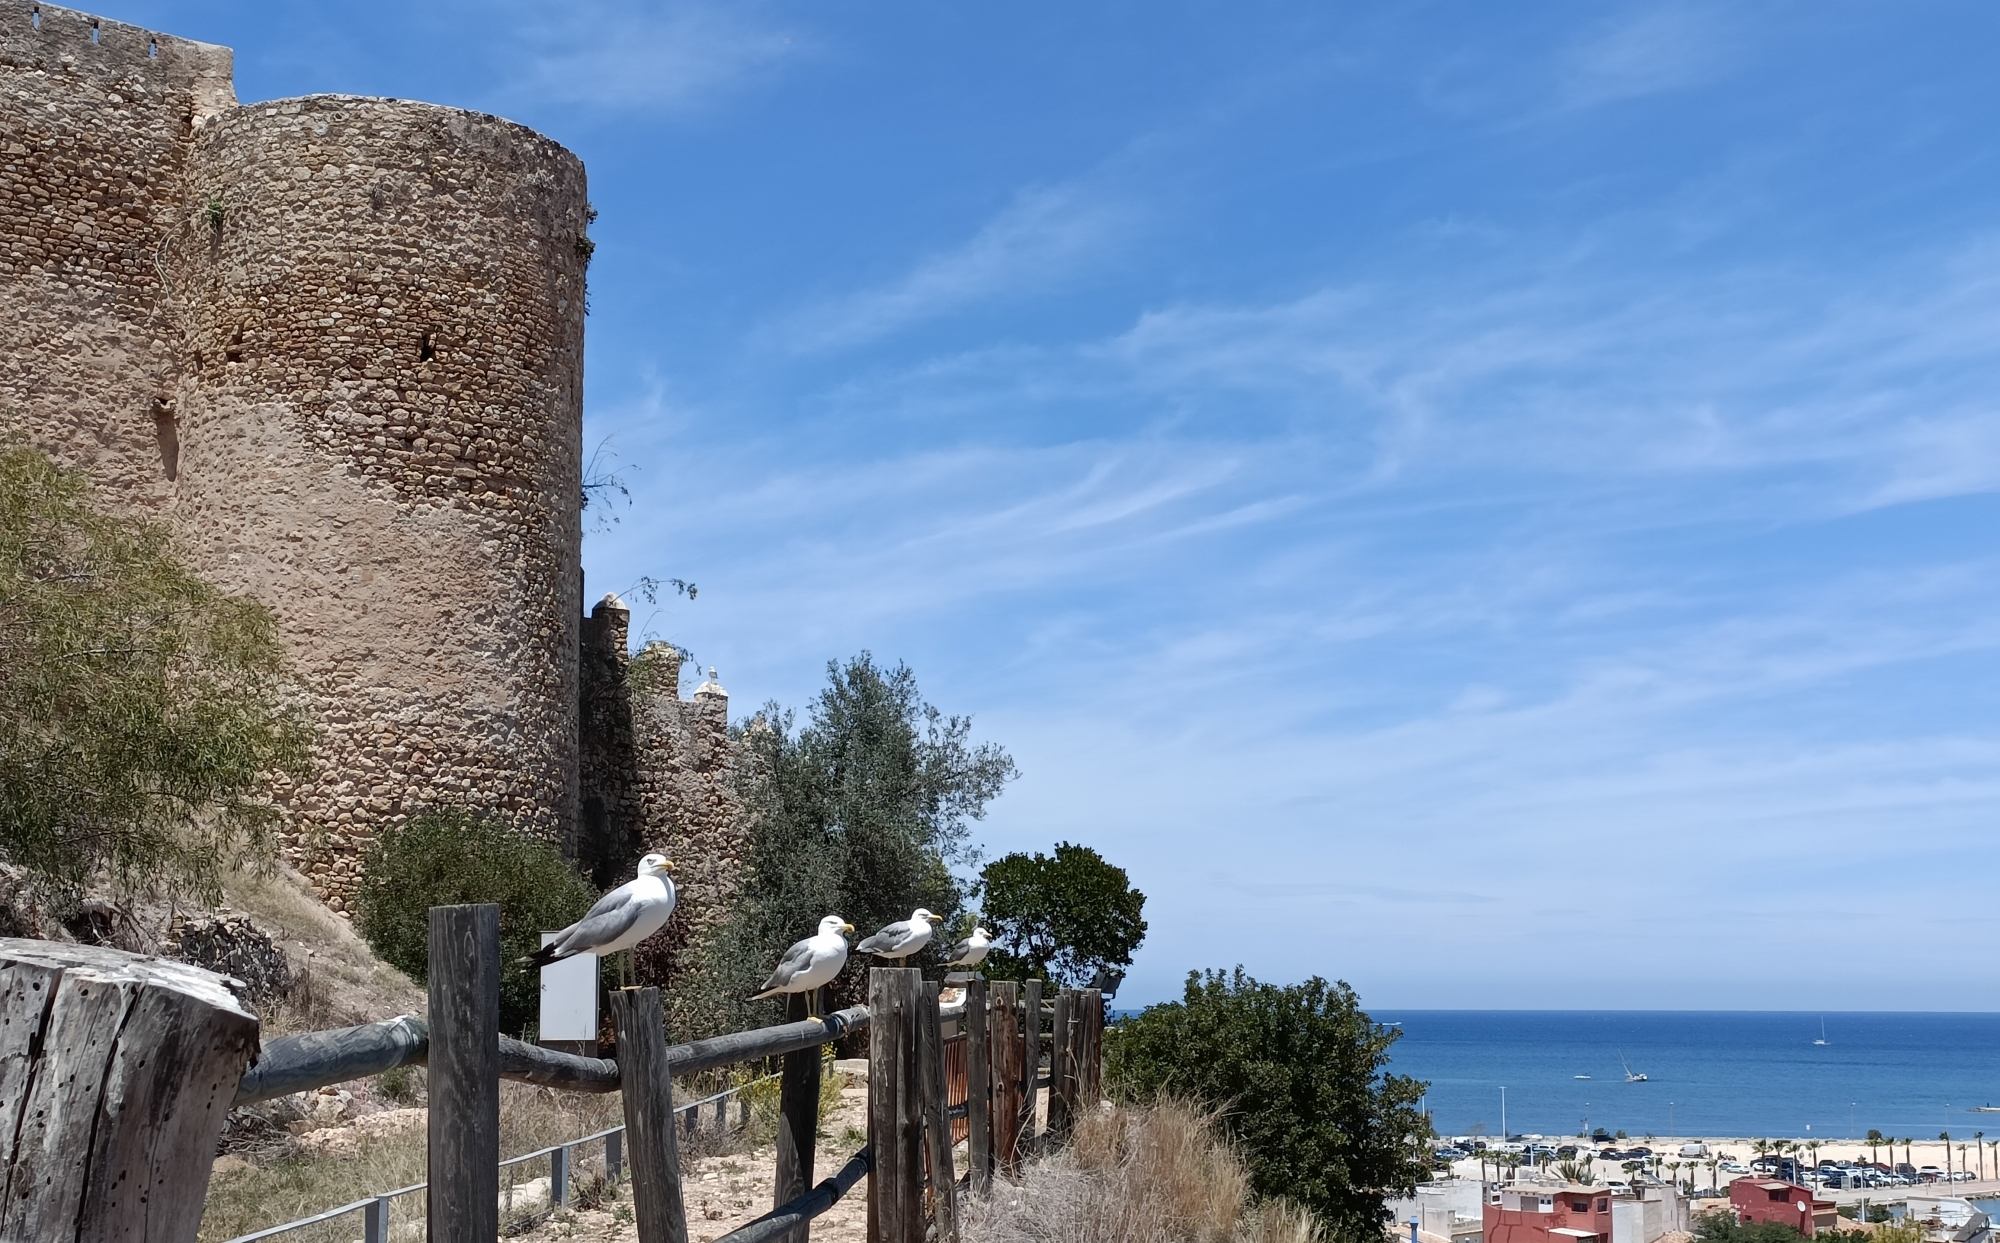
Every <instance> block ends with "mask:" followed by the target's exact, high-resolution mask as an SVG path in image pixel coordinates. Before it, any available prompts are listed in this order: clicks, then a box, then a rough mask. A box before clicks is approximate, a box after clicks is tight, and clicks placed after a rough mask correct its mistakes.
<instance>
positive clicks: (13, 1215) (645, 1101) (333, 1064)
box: [0, 905, 1104, 1243]
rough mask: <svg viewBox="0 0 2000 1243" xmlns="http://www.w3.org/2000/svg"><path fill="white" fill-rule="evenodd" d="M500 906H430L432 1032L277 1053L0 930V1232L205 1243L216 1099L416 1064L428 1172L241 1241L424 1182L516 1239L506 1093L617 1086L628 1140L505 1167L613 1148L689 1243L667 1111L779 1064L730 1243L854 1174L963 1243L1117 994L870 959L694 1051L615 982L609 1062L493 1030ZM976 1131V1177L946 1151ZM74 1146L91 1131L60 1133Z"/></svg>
mask: <svg viewBox="0 0 2000 1243" xmlns="http://www.w3.org/2000/svg"><path fill="white" fill-rule="evenodd" d="M498 915H499V911H498V908H497V907H494V906H491V905H484V906H457V907H437V908H433V910H432V911H431V945H430V949H431V959H430V961H431V963H432V964H433V970H432V972H431V974H430V980H429V984H428V991H429V1000H430V1007H429V1017H428V1019H423V1018H418V1017H416V1016H413V1015H404V1016H401V1017H399V1018H395V1019H390V1020H388V1021H386V1022H381V1023H369V1024H364V1025H362V1026H359V1027H349V1028H341V1029H338V1030H333V1031H322V1032H309V1033H305V1034H302V1035H297V1036H287V1037H281V1038H279V1039H275V1040H272V1041H271V1042H269V1043H268V1044H265V1045H262V1046H261V1048H260V1047H259V1046H258V1045H257V1043H256V1019H255V1016H253V1015H250V1014H248V1013H247V1012H245V1011H243V1010H242V1009H241V1008H240V1006H239V1005H238V1004H237V1003H236V1002H235V1001H234V999H233V998H232V997H231V996H230V995H229V993H228V990H227V989H226V988H224V987H223V986H222V981H221V978H220V977H217V976H215V975H213V974H212V973H209V972H204V971H201V970H199V969H198V968H193V967H187V966H185V965H183V964H174V963H162V962H160V961H159V960H157V959H150V958H146V957H144V956H140V955H129V954H120V953H118V952H116V951H110V950H102V949H94V948H90V947H79V946H69V945H60V946H52V945H49V944H47V943H43V942H30V941H7V940H0V1141H4V1145H0V1188H4V1191H0V1237H6V1238H13V1237H22V1238H29V1237H54V1236H56V1235H60V1236H62V1237H65V1238H74V1239H77V1240H79V1243H94V1241H95V1240H99V1239H109V1238H112V1237H121V1238H122V1237H125V1236H126V1235H127V1234H128V1233H130V1230H131V1225H130V1223H131V1222H132V1221H134V1220H137V1219H135V1218H133V1217H132V1213H133V1212H134V1211H137V1212H140V1213H141V1214H142V1215H143V1216H144V1217H145V1219H146V1220H145V1225H144V1227H143V1228H142V1229H141V1231H140V1235H136V1236H133V1237H141V1236H143V1237H144V1238H147V1239H150V1240H157V1241H158V1243H192V1241H193V1239H194V1238H195V1232H196V1228H197V1226H198V1224H199V1221H200V1213H201V1204H202V1200H203V1198H204V1196H205V1193H206V1190H207V1172H208V1167H209V1164H210V1162H211V1161H212V1156H213V1153H214V1151H215V1144H216V1140H217V1137H218V1136H219V1134H220V1131H221V1126H222V1119H223V1114H224V1113H225V1112H226V1107H224V1106H222V1104H221V1102H222V1101H227V1100H230V1099H231V1097H232V1096H233V1103H234V1104H237V1105H242V1104H251V1103H255V1102H258V1101H265V1100H270V1099H273V1098H275V1097H279V1096H284V1095H288V1094H291V1093H295V1092H303V1091H309V1090H312V1089H314V1088H318V1087H324V1086H327V1085H330V1084H334V1083H340V1082H344V1081H347V1080H352V1079H356V1078H361V1077H365V1076H368V1075H373V1074H380V1073H382V1072H384V1071H387V1070H392V1069H394V1068H396V1067H398V1066H410V1065H425V1066H428V1067H429V1069H430V1083H429V1089H430V1109H429V1136H428V1143H429V1159H430V1177H429V1179H428V1180H427V1182H426V1183H424V1184H419V1185H418V1186H415V1187H408V1188H403V1189H401V1190H400V1191H396V1192H385V1193H382V1194H380V1195H376V1196H371V1197H368V1198H367V1199H365V1200H358V1201H356V1202H354V1203H353V1204H349V1205H343V1206H341V1207H340V1208H337V1209H330V1210H327V1211H326V1212H323V1213H319V1214H315V1215H314V1216H312V1217H310V1218H305V1219H302V1220H300V1221H298V1222H291V1223H287V1224H286V1225H284V1226H277V1227H271V1228H269V1229H268V1230H260V1231H258V1232H256V1233H255V1234H253V1235H248V1236H244V1239H245V1240H246V1241H247V1240H249V1239H257V1238H269V1237H272V1236H274V1235H278V1234H282V1233H283V1232H285V1231H286V1230H289V1229H294V1228H297V1227H299V1226H304V1225H308V1224H311V1223H314V1222H320V1221H325V1220H330V1219H332V1218H334V1217H338V1216H341V1215H342V1214H345V1213H351V1212H360V1213H361V1214H362V1216H363V1219H364V1220H363V1232H362V1233H363V1237H364V1238H365V1239H367V1240H370V1241H371V1243H373V1241H375V1240H381V1239H385V1238H386V1237H387V1232H388V1212H389V1201H390V1200H391V1198H393V1197H394V1196H397V1195H404V1194H414V1193H416V1192H419V1191H421V1192H422V1193H423V1194H424V1196H425V1202H426V1215H427V1217H428V1223H427V1230H428V1237H429V1238H431V1239H434V1240H441V1241H442V1240H478V1241H479V1243H486V1241H487V1240H491V1239H492V1238H494V1237H495V1235H496V1234H497V1232H498V1228H499V1225H500V1223H499V1220H498V1215H499V1196H498V1190H499V1169H500V1167H501V1165H502V1164H504V1163H502V1162H501V1161H500V1160H499V1084H500V1081H501V1080H502V1079H514V1080H520V1081H524V1082H529V1083H537V1084H543V1085H547V1086H551V1087H556V1088H561V1089H565V1090H569V1091H577V1092H611V1091H617V1092H620V1093H621V1099H622V1102H623V1105H624V1111H625V1125H624V1126H623V1127H619V1128H613V1130H612V1131H609V1132H602V1133H600V1134H599V1135H596V1136H590V1137H586V1140H578V1141H572V1142H571V1143H569V1144H562V1145H556V1146H555V1147H553V1148H550V1149H546V1150H543V1151H540V1152H536V1153H530V1154H527V1155H526V1156H524V1157H519V1158H515V1159H514V1162H515V1163H518V1162H519V1161H523V1160H529V1159H534V1158H539V1157H543V1156H546V1157H548V1158H549V1160H550V1164H551V1171H550V1172H551V1187H550V1203H551V1205H552V1206H553V1205H559V1204H561V1203H564V1202H566V1201H567V1192H568V1190H569V1188H568V1186H567V1183H568V1175H569V1173H570V1157H571V1151H572V1149H574V1148H575V1147H576V1146H577V1145H578V1144H581V1143H583V1142H587V1141H589V1140H597V1139H602V1140H604V1141H605V1143H606V1148H607V1151H606V1153H605V1158H606V1168H607V1173H608V1174H610V1175H611V1177H612V1178H613V1179H614V1180H615V1179H616V1178H617V1169H618V1167H620V1166H624V1167H626V1168H628V1169H629V1171H630V1177H631V1180H632V1187H633V1202H634V1206H635V1209H636V1218H637V1226H638V1238H639V1243H685V1240H686V1239H687V1222H686V1211H685V1207H684V1206H683V1204H682V1200H681V1178H680V1168H679V1151H678V1147H677V1139H676V1135H675V1126H674V1119H675V1115H676V1113H684V1112H686V1111H688V1110H689V1109H690V1108H691V1107H690V1106H689V1105H685V1104H684V1105H681V1106H676V1105H675V1104H674V1099H673V1084H672V1078H673V1076H675V1075H682V1074H687V1073H690V1072H693V1071H699V1070H707V1069H713V1068H717V1067H722V1066H728V1065H732V1064H735V1063H739V1062H745V1061H751V1060H756V1059H762V1058H783V1059H784V1061H783V1068H782V1070H781V1072H780V1075H779V1078H780V1114H781V1126H780V1143H779V1159H778V1174H777V1178H776V1181H775V1185H774V1187H773V1203H774V1204H775V1205H776V1207H775V1208H773V1210H772V1211H771V1212H770V1213H767V1214H765V1215H764V1216H763V1217H760V1218H758V1219H757V1220H755V1221H753V1222H750V1223H749V1224H747V1225H745V1226H743V1227H741V1228H739V1229H737V1230H735V1231H733V1232H731V1233H729V1234H727V1235H725V1236H723V1238H722V1239H721V1240H718V1241H717V1243H809V1231H810V1223H811V1221H812V1220H813V1219H814V1218H815V1217H818V1216H819V1215H821V1214H823V1213H824V1212H826V1211H827V1209H829V1208H830V1207H832V1205H833V1204H834V1203H836V1202H837V1201H838V1200H839V1199H840V1198H841V1197H842V1196H843V1195H845V1194H846V1193H847V1192H848V1191H849V1190H851V1189H852V1188H853V1187H854V1186H855V1184H856V1183H858V1182H859V1181H860V1180H861V1179H862V1177H864V1176H866V1177H867V1178H868V1238H869V1240H870V1243H926V1241H927V1240H933V1239H934V1240H938V1241H939V1243H943V1241H945V1240H955V1239H956V1238H957V1233H958V1232H957V1217H958V1214H957V1198H958V1195H959V1193H960V1189H961V1186H962V1187H963V1188H964V1190H965V1191H966V1192H968V1193H970V1194H983V1193H984V1192H985V1191H986V1189H987V1188H988V1186H989V1185H990V1183H991V1181H992V1180H993V1179H994V1178H995V1177H998V1176H1003V1175H1008V1174H1011V1173H1014V1172H1016V1171H1017V1170H1018V1168H1019V1166H1020V1164H1021V1163H1022V1162H1023V1161H1025V1160H1028V1159H1030V1158H1031V1157H1032V1156H1033V1155H1035V1154H1036V1153H1038V1152H1040V1151H1043V1150H1044V1149H1045V1148H1046V1147H1047V1146H1048V1145H1051V1144H1059V1143H1061V1142H1063V1141H1064V1140H1065V1139H1066V1137H1067V1136H1068V1134H1069V1133H1070V1131H1071V1130H1072V1129H1073V1127H1074V1125H1075V1124H1076V1122H1077V1120H1078V1119H1079V1118H1080V1117H1081V1116H1082V1115H1083V1113H1084V1112H1085V1111H1087V1110H1090V1109H1093V1108H1094V1107H1095V1105H1096V1102H1097V1100H1098V1094H1099V1090H1100V1086H1101V1080H1102V1070H1101V1056H1102V1042H1103V1019H1104V1011H1103V1002H1102V1000H1101V999H1100V997H1099V995H1098V994H1097V992H1096V991H1095V990H1087V989H1067V988H1065V989H1061V990H1059V991H1057V992H1056V994H1055V997H1054V999H1053V1000H1054V1003H1055V1004H1054V1006H1053V1007H1052V1008H1051V1007H1048V1006H1045V1005H1044V1004H1043V984H1042V981H1039V980H1030V981H1026V982H1025V984H1024V985H1022V986H1018V987H1017V986H1016V985H1014V984H1012V983H1007V982H1002V983H998V984H994V985H990V986H989V985H988V984H987V983H986V981H984V980H981V979H973V980H970V981H964V983H965V984H966V985H967V986H966V987H965V988H963V989H962V990H957V994H958V995H959V996H960V1000H958V1001H955V1002H944V1003H942V1004H941V998H940V994H939V991H938V986H937V985H935V984H927V983H926V982H925V981H924V979H923V976H922V973H921V972H920V971H918V970H915V969H911V968H901V967H887V968H875V969H873V970H871V971H870V972H869V980H868V990H869V991H868V997H869V1004H868V1005H866V1006H855V1007H850V1008H848V1009H845V1010H841V1011H838V1012H836V1013H833V1014H829V1015H826V1016H824V1017H822V1018H808V1017H805V1013H804V1003H803V999H798V1000H797V1001H796V1002H795V1003H794V1008H793V1009H792V1011H791V1013H789V1014H788V1015H787V1018H788V1020H790V1021H788V1022H785V1023H781V1024H778V1025H776V1026H773V1027H766V1028H759V1029H756V1030H753V1031H744V1032H732V1033H729V1034H728V1035H724V1036H718V1037H715V1038H713V1039H710V1040H700V1041H693V1042H690V1043H686V1044H678V1045H669V1044H667V1042H666V1033H665V1027H664V1023H663V1020H662V1018H661V1005H660V997H659V993H658V990H655V989H633V990H621V991H619V992H618V993H615V994H614V995H613V1000H612V1011H613V1018H614V1022H615V1025H616V1027H617V1029H618V1034H619V1042H618V1056H617V1057H616V1058H589V1057H579V1056H576V1055H573V1054H567V1053H561V1052H557V1051H555V1050H551V1049H544V1048H540V1047H538V1046H535V1045H529V1044H524V1043H522V1042H520V1041H516V1040H509V1039H506V1038H504V1037H502V1036H500V1034H499V1030H498V1029H499V965H500V948H499V922H498ZM1050 1020H1053V1021H1052V1022H1051V1021H1050ZM947 1021H949V1022H950V1023H952V1024H953V1025H954V1026H955V1027H956V1029H957V1030H956V1031H955V1032H952V1031H949V1030H948V1029H947V1027H946V1023H947ZM92 1024H96V1026H95V1027H93V1026H92ZM99 1028H101V1029H102V1033H101V1034H100V1035H92V1033H93V1032H96V1031H98V1029H99ZM864 1029H866V1030H868V1031H869V1055H868V1056H869V1071H868V1145H867V1147H865V1148H864V1149H862V1151H861V1152H859V1153H856V1154H854V1155H853V1156H852V1157H850V1158H848V1159H847V1160H846V1161H845V1162H844V1163H843V1164H842V1166H841V1168H840V1169H839V1171H838V1172H836V1173H835V1174H834V1175H833V1176H832V1177H831V1178H827V1179H825V1180H823V1181H821V1182H819V1183H818V1184H816V1185H815V1184H813V1181H812V1180H813V1174H814V1165H815V1153H814V1147H815V1144H816V1138H815V1137H816V1134H817V1130H818V1125H817V1124H818V1105H819V1082H818V1081H819V1068H820V1052H819V1050H820V1049H821V1048H822V1047H823V1046H825V1045H826V1044H828V1043H829V1042H832V1041H835V1040H838V1039H840V1038H841V1037H843V1036H845V1035H848V1034H850V1033H853V1032H857V1031H861V1030H864ZM1045 1050H1046V1053H1047V1062H1048V1065H1047V1069H1046V1071H1044V1069H1043V1067H1042V1061H1043V1053H1044V1051H1045ZM246 1062H248V1063H250V1065H249V1066H248V1067H247V1068H246V1067H245V1063H246ZM190 1067H192V1068H195V1071H196V1073H193V1074H192V1075H191V1076H190V1075H188V1074H187V1073H186V1072H187V1071H188V1070H189V1068H190ZM107 1068H108V1069H107ZM169 1072H175V1073H169ZM176 1074H178V1075H179V1076H180V1077H178V1078H177V1077H175V1076H176ZM216 1075H222V1076H224V1077H222V1078H220V1079H215V1076H216ZM211 1079H215V1081H214V1082H210V1080H211ZM232 1081H233V1084H234V1090H233V1092H232V1091H231V1084H232ZM66 1084H69V1085H74V1084H85V1085H90V1086H93V1089H94V1094H93V1095H91V1096H90V1098H89V1099H84V1098H83V1097H82V1096H80V1095H78V1094H76V1093H73V1092H70V1093H68V1094H65V1093H66V1092H67V1089H66V1088H65V1087H64V1085H66ZM1044 1087H1046V1088H1047V1089H1048V1091H1047V1094H1046V1107H1045V1108H1044V1107H1043V1106H1042V1099H1043V1094H1042V1091H1041V1089H1043V1088H1044ZM98 1089H101V1090H98ZM724 1095H727V1094H724ZM709 1100H715V1101H717V1102H718V1104H717V1109H718V1111H719V1110H721V1109H722V1108H723V1105H722V1104H721V1103H720V1098H719V1097H711V1098H708V1100H704V1101H701V1102H695V1103H694V1106H693V1107H695V1108H698V1107H699V1106H700V1105H704V1104H707V1103H708V1101H709ZM175 1102H180V1103H178V1104H176V1103H175ZM1043 1114H1046V1123H1042V1122H1041V1119H1042V1115H1043ZM719 1116H720V1114H719V1113H718V1117H719ZM29 1118H32V1119H33V1125H32V1126H31V1125H29V1124H28V1122H27V1121H26V1119H29ZM960 1128H962V1130H963V1134H964V1137H965V1141H966V1147H965V1149H964V1150H963V1153H964V1157H963V1159H964V1160H965V1162H966V1164H965V1167H964V1170H965V1179H964V1182H963V1183H961V1181H960V1179H959V1178H958V1177H957V1161H958V1160H959V1158H958V1157H957V1156H955V1154H954V1147H955V1143H954V1141H955V1140H956V1139H957V1138H958V1137H957V1136H956V1135H954V1131H955V1130H958V1129H960ZM71 1135H76V1136H90V1135H95V1136H97V1137H98V1138H97V1139H96V1140H94V1141H92V1140H88V1139H83V1140H79V1141H76V1142H72V1141H70V1140H68V1139H65V1138H63V1137H67V1136H71ZM107 1145H110V1148H109V1149H107V1150H106V1151H104V1152H100V1151H98V1150H99V1149H103V1148H106V1146H107ZM113 1163H115V1164H116V1166H117V1168H118V1169H119V1170H120V1173H121V1178H123V1177H134V1176H136V1177H139V1178H141V1179H142V1180H143V1181H142V1182H141V1183H140V1184H139V1185H144V1186H147V1187H150V1188H152V1189H153V1191H152V1192H151V1194H150V1203H149V1204H139V1205H136V1207H135V1205H131V1204H127V1203H126V1202H125V1200H124V1199H122V1198H121V1192H120V1191H119V1190H118V1188H117V1187H116V1186H113V1185H110V1184H106V1185H105V1186H98V1185H96V1184H95V1182H93V1174H94V1172H97V1171H105V1170H109V1169H110V1168H112V1165H113ZM183 1167H185V1168H183ZM510 1185H511V1184H510Z"/></svg>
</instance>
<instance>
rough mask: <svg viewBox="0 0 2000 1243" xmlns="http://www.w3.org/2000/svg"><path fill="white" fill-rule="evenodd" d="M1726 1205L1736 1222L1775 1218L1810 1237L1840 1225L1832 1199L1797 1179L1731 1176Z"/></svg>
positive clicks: (1774, 1219)
mask: <svg viewBox="0 0 2000 1243" xmlns="http://www.w3.org/2000/svg"><path fill="white" fill-rule="evenodd" d="M1729 1207H1730V1210H1731V1211H1732V1212H1734V1213H1735V1214H1736V1220H1737V1221H1738V1222H1741V1223H1744V1224H1749V1223H1751V1222H1776V1223H1778V1224H1779V1225H1784V1226H1790V1227H1791V1228H1792V1229H1794V1230H1796V1231H1798V1232H1799V1233H1800V1234H1803V1235H1805V1236H1806V1237H1807V1238H1811V1237H1812V1236H1813V1235H1814V1234H1816V1233H1818V1232H1819V1231H1821V1230H1833V1229H1837V1228H1839V1224H1840V1213H1839V1210H1838V1209H1837V1207H1836V1206H1835V1204H1834V1202H1833V1201H1832V1200H1822V1199H1819V1198H1817V1197H1816V1196H1815V1195H1814V1194H1813V1192H1812V1191H1811V1190H1810V1189H1808V1188H1806V1187H1801V1186H1800V1185H1799V1184H1797V1183H1792V1182H1786V1181H1784V1180H1782V1179H1776V1178H1763V1177H1760V1176H1758V1175H1754V1174H1753V1175H1750V1176H1748V1177H1745V1178H1738V1179H1733V1180H1731V1182H1730V1184H1729Z"/></svg>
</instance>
